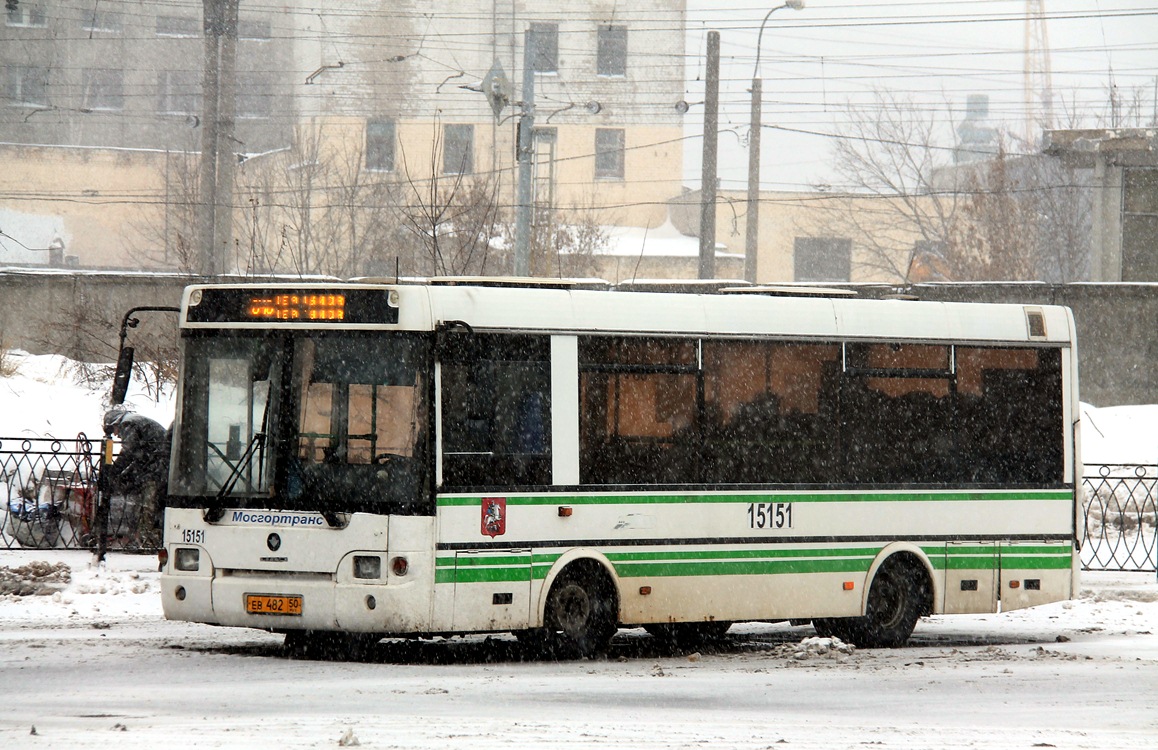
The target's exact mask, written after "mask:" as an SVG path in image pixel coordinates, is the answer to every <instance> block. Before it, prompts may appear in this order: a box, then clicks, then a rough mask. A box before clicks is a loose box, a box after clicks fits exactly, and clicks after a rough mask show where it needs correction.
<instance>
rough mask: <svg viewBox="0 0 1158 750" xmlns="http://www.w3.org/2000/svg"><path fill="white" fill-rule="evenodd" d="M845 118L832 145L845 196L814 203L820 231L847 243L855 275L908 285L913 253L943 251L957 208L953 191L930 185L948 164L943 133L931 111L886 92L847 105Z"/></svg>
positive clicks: (944, 125)
mask: <svg viewBox="0 0 1158 750" xmlns="http://www.w3.org/2000/svg"><path fill="white" fill-rule="evenodd" d="M849 115H850V116H849V117H848V118H846V122H847V123H848V125H847V128H846V130H845V132H843V133H842V134H841V136H840V137H839V138H838V139H837V140H836V144H835V147H834V148H835V161H836V171H837V173H838V175H839V176H840V177H841V179H842V185H843V187H844V189H845V192H842V193H841V194H839V195H835V196H833V197H832V199H830V200H828V201H824V202H822V203H821V204H820V205H821V206H822V209H821V210H822V211H823V219H822V222H821V231H822V232H823V233H824V234H825V235H827V236H835V237H847V238H849V239H851V241H852V243H853V267H854V269H857V270H859V272H860V273H861V274H862V275H864V276H867V277H869V278H881V277H884V278H886V279H891V280H896V281H900V282H908V281H909V280H910V274H911V271H912V269H913V264H914V259H915V256H916V253H917V252H918V249H919V248H930V247H940V246H943V245H944V243H945V242H946V241H947V239H948V236H949V232H950V227H952V226H953V223H954V221H955V218H956V214H957V212H958V210H959V209H960V196H959V193H958V192H957V191H956V190H952V189H950V190H942V189H938V187H937V186H936V185H935V184H934V182H933V180H934V175H935V173H936V170H937V169H938V168H940V167H943V166H947V165H948V164H949V155H950V154H951V149H950V148H948V147H946V146H945V145H942V144H944V143H947V142H950V141H948V140H947V137H946V133H949V134H950V136H951V131H950V130H949V129H948V123H946V122H941V121H940V120H939V119H938V118H937V116H936V114H935V113H932V114H931V113H929V111H928V110H927V108H922V107H921V106H919V105H917V104H916V103H914V102H913V101H911V100H908V99H904V98H902V97H900V96H898V95H897V94H895V93H892V92H888V91H881V90H878V91H877V92H875V95H874V97H873V101H872V102H871V103H870V104H867V105H863V106H850V107H849ZM866 199H873V200H872V201H867V200H866ZM870 204H871V207H870Z"/></svg>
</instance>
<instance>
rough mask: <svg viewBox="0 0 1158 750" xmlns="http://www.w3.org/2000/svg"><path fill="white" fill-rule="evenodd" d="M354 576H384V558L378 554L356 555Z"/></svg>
mask: <svg viewBox="0 0 1158 750" xmlns="http://www.w3.org/2000/svg"><path fill="white" fill-rule="evenodd" d="M354 577H355V578H363V579H375V578H381V577H382V558H381V557H378V556H377V555H354Z"/></svg>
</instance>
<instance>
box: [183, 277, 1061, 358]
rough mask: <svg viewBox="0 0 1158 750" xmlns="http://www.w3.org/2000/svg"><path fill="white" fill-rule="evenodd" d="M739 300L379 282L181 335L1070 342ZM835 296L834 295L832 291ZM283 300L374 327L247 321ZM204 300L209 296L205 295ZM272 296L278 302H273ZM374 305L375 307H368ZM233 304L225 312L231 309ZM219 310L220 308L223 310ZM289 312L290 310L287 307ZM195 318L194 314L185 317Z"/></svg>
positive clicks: (766, 297)
mask: <svg viewBox="0 0 1158 750" xmlns="http://www.w3.org/2000/svg"><path fill="white" fill-rule="evenodd" d="M741 289H744V290H745V291H744V293H720V294H689V293H671V292H652V291H620V290H611V291H599V290H591V289H588V288H582V285H580V286H579V287H578V288H574V287H569V286H567V285H536V286H534V287H526V286H517V287H516V286H505V285H492V284H485V283H484V284H471V283H469V281H468V280H466V279H462V280H456V283H455V284H405V283H404V284H385V283H383V284H378V283H364V282H334V283H318V282H307V283H300V284H292V283H275V284H252V285H246V284H225V285H195V286H191V287H188V288H187V289H186V290H185V294H184V296H183V300H182V307H181V309H182V314H181V326H182V328H187V329H195V328H234V329H254V328H259V329H260V328H329V329H333V328H346V329H354V330H359V329H361V330H365V329H380V330H418V331H423V330H425V331H430V330H434V329H435V328H437V327H438V326H440V325H442V324H446V323H450V322H455V323H460V324H461V323H465V324H466V325H468V326H470V327H471V328H473V329H475V330H488V331H523V332H541V333H560V334H563V333H608V334H613V333H619V334H625V335H626V334H654V335H681V334H682V335H702V336H712V335H718V336H732V337H765V336H768V337H777V338H790V339H791V338H798V339H811V340H815V339H831V340H838V339H878V340H923V341H933V340H949V341H979V342H996V341H1000V342H1009V343H1016V342H1054V343H1067V342H1071V341H1072V340H1073V329H1074V326H1073V316H1072V314H1071V313H1070V311H1069V310H1068V308H1065V307H1059V306H1051V305H1018V304H993V303H969V302H922V301H911V300H902V299H890V300H871V299H848V298H843V297H836V296H830V295H823V293H824V291H827V290H816V292H815V293H816V294H822V295H823V296H811V295H808V294H807V293H805V294H801V291H804V290H801V289H800V288H799V287H795V288H790V289H795V290H797V291H795V292H794V293H792V294H788V295H787V296H785V294H784V293H778V289H777V288H760V287H749V288H745V287H741ZM832 291H842V290H832ZM203 294H205V295H209V296H211V297H214V298H222V299H226V298H236V299H234V300H233V303H235V307H230V308H229V309H230V310H232V309H236V310H237V311H238V312H237V313H228V312H227V313H222V314H220V315H207V314H204V311H203V310H201V304H204V303H201V304H198V303H199V302H200V301H201V300H202V295H203ZM279 295H283V296H284V295H289V296H290V297H292V298H294V299H297V298H299V297H304V296H309V295H330V296H331V297H332V296H334V295H351V299H353V298H354V297H357V298H359V299H365V298H368V299H369V300H370V302H369V303H366V302H363V303H360V304H362V305H363V306H365V305H366V304H371V306H373V305H380V306H381V307H382V309H383V310H384V311H386V312H388V313H389V315H388V316H383V317H374V316H371V317H368V318H357V317H355V316H348V317H340V318H336V319H326V320H311V319H308V318H307V317H305V316H296V312H297V311H292V310H291V311H289V312H292V313H295V315H290V314H289V313H286V311H285V310H281V311H279V312H278V314H281V313H286V314H285V316H284V317H281V318H278V317H271V316H267V317H261V316H252V315H246V314H245V313H244V305H245V302H246V301H247V300H248V301H256V300H257V299H258V298H261V300H262V301H268V300H269V299H271V298H273V297H275V296H279ZM206 298H207V299H208V297H206ZM279 298H280V297H279ZM375 300H376V301H375ZM233 303H231V304H233ZM227 307H228V306H227ZM287 309H288V308H287ZM195 312H196V313H197V314H194V313H195Z"/></svg>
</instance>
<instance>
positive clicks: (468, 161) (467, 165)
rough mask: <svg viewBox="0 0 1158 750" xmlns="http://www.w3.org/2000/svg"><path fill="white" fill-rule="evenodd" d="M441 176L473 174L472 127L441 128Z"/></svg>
mask: <svg viewBox="0 0 1158 750" xmlns="http://www.w3.org/2000/svg"><path fill="white" fill-rule="evenodd" d="M442 172H443V174H473V173H474V125H444V126H443V128H442Z"/></svg>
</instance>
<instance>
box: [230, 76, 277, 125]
mask: <svg viewBox="0 0 1158 750" xmlns="http://www.w3.org/2000/svg"><path fill="white" fill-rule="evenodd" d="M272 89H273V85H272V83H271V82H270V81H269V80H268V79H266V78H264V77H262V78H250V79H248V80H244V79H243V80H242V81H241V82H240V83H239V84H238V86H237V116H238V117H239V118H242V119H247V120H264V119H266V118H268V117H269V115H270V113H271V112H272V111H273V90H272Z"/></svg>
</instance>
